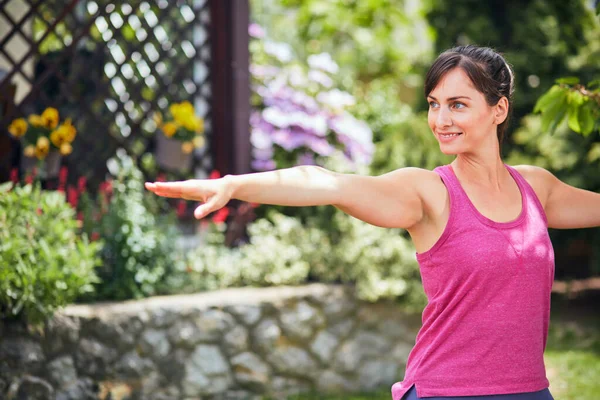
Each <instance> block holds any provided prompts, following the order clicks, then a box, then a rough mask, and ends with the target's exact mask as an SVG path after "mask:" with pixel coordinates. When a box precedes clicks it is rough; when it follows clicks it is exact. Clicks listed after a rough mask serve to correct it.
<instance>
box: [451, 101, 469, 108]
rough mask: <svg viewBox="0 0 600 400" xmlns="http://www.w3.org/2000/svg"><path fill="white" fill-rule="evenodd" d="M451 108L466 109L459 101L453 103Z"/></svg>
mask: <svg viewBox="0 0 600 400" xmlns="http://www.w3.org/2000/svg"><path fill="white" fill-rule="evenodd" d="M453 106H454V108H457V109H461V108H465V107H466V105H465V103H461V102H459V101H457V102H456V103H454V104H453Z"/></svg>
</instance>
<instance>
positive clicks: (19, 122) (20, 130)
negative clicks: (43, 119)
mask: <svg viewBox="0 0 600 400" xmlns="http://www.w3.org/2000/svg"><path fill="white" fill-rule="evenodd" d="M8 131H9V132H10V134H11V135H13V136H14V137H18V138H19V137H21V136H23V135H24V134H25V132H27V122H26V121H25V120H24V119H23V118H17V119H15V120H14V121H13V122H11V124H10V125H9V127H8Z"/></svg>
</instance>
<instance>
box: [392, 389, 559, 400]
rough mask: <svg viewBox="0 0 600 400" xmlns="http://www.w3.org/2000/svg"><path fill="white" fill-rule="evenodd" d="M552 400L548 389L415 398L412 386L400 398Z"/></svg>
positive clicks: (416, 399) (409, 399) (429, 399)
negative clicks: (527, 391)
mask: <svg viewBox="0 0 600 400" xmlns="http://www.w3.org/2000/svg"><path fill="white" fill-rule="evenodd" d="M421 399H423V400H554V397H552V395H551V394H550V390H548V388H546V389H543V390H540V391H538V392H530V393H514V394H491V395H486V396H455V397H417V389H415V385H413V386H412V387H411V388H410V390H409V391H408V392H406V394H405V395H404V397H402V400H421Z"/></svg>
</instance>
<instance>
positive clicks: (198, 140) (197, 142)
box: [193, 136, 206, 149]
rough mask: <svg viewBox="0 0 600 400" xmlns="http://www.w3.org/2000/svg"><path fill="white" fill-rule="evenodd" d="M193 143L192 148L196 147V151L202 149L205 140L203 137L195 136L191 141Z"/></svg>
mask: <svg viewBox="0 0 600 400" xmlns="http://www.w3.org/2000/svg"><path fill="white" fill-rule="evenodd" d="M193 142H194V147H196V148H197V149H199V148H201V147H204V144H205V142H206V141H205V140H204V136H196V137H195V138H194V140H193Z"/></svg>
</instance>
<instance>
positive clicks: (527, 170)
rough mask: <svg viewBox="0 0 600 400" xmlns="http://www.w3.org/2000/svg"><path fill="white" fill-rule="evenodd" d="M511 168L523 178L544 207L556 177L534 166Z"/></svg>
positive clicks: (515, 166)
mask: <svg viewBox="0 0 600 400" xmlns="http://www.w3.org/2000/svg"><path fill="white" fill-rule="evenodd" d="M513 168H514V169H516V170H517V172H519V174H521V176H522V177H523V178H525V180H526V181H527V183H529V185H530V186H531V187H532V188H533V190H534V191H535V193H536V194H537V196H538V198H539V199H540V202H541V203H542V205H544V206H545V204H546V200H547V199H548V194H549V193H550V190H551V188H552V185H553V184H554V183H555V181H556V177H555V176H554V175H553V174H552V173H551V172H550V171H548V170H547V169H545V168H542V167H538V166H535V165H514V166H513Z"/></svg>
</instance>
